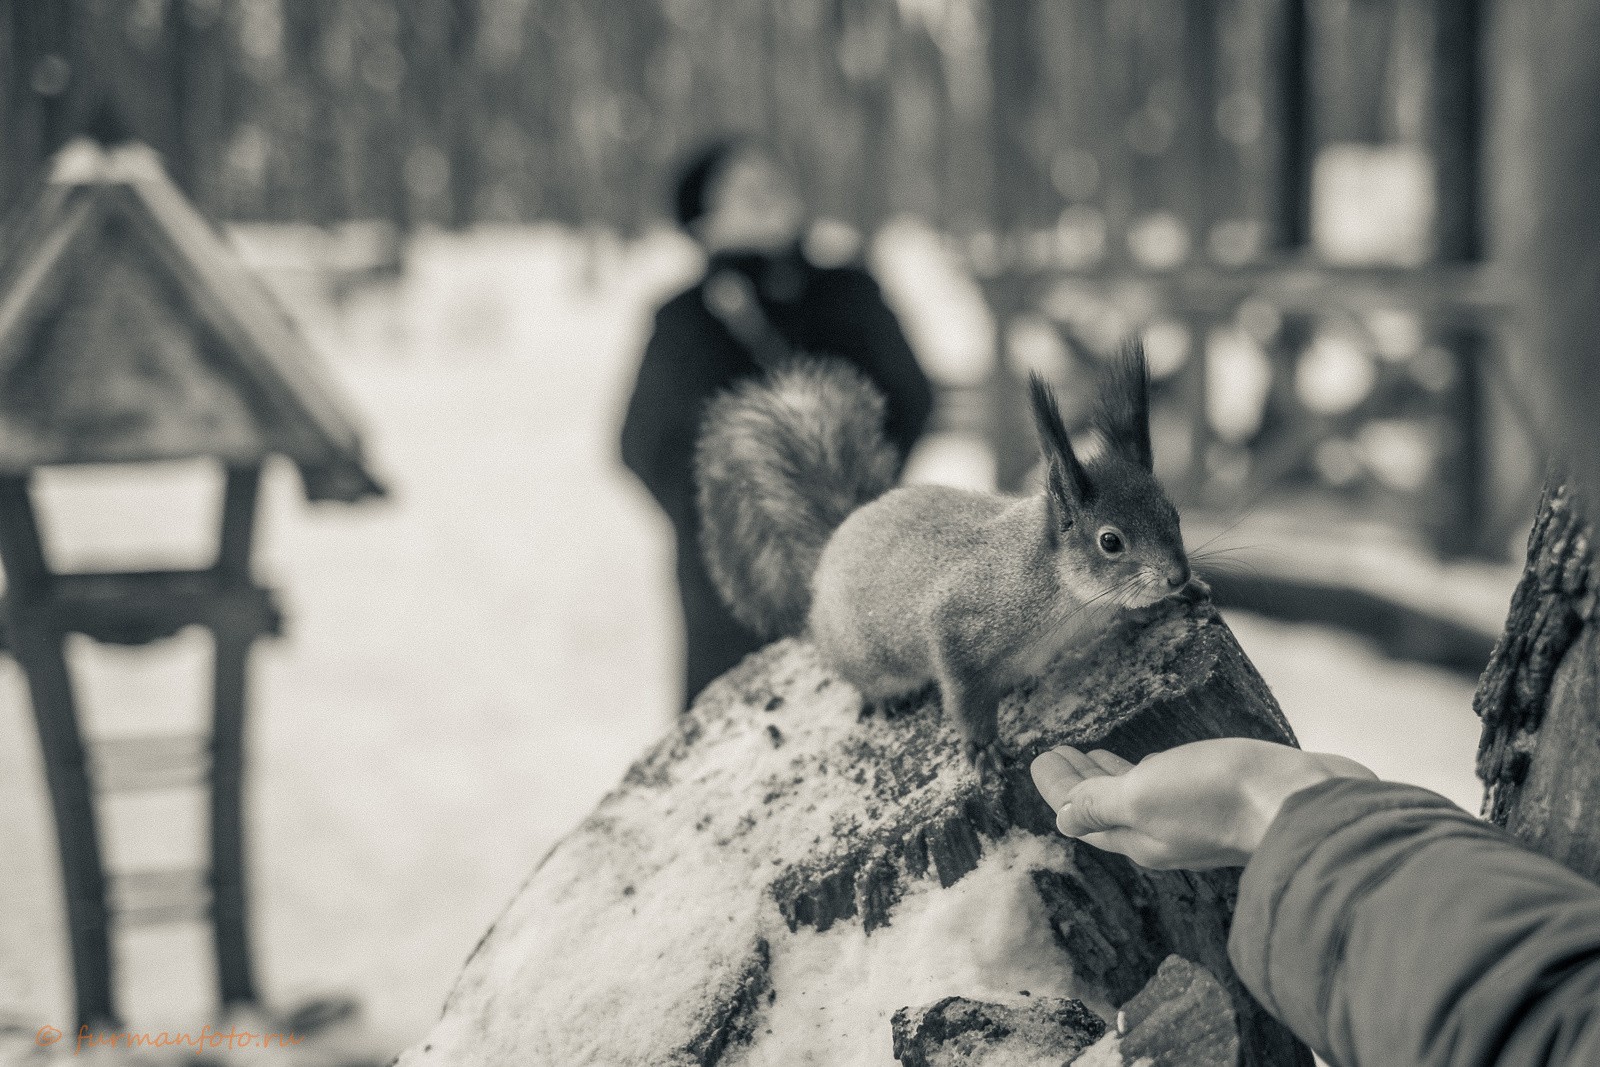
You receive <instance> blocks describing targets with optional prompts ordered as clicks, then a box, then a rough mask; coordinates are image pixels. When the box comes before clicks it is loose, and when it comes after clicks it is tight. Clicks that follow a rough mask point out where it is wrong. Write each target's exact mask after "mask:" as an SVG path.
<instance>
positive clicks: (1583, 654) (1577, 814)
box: [1473, 485, 1600, 880]
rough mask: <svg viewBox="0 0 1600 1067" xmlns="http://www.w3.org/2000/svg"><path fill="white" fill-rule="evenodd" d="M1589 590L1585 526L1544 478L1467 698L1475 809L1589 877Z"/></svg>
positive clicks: (1596, 700) (1597, 734)
mask: <svg viewBox="0 0 1600 1067" xmlns="http://www.w3.org/2000/svg"><path fill="white" fill-rule="evenodd" d="M1596 590H1597V584H1596V582H1595V580H1594V555H1593V550H1592V547H1591V539H1590V536H1589V529H1588V526H1587V524H1586V523H1585V522H1584V520H1583V518H1582V516H1581V515H1580V514H1579V513H1578V511H1577V510H1576V509H1575V507H1574V501H1573V500H1572V499H1571V497H1570V496H1569V495H1568V493H1567V490H1566V488H1565V487H1564V486H1559V485H1555V486H1551V487H1549V488H1547V489H1546V491H1545V496H1544V500H1543V501H1542V502H1541V503H1540V506H1539V515H1538V518H1537V519H1536V520H1535V521H1534V525H1533V532H1532V533H1531V534H1529V536H1528V561H1527V565H1526V567H1525V569H1524V570H1523V572H1522V580H1521V581H1520V582H1519V583H1518V584H1517V589H1516V592H1515V593H1513V594H1512V597H1511V610H1510V612H1509V614H1508V616H1507V619H1506V628H1505V631H1504V632H1503V633H1502V634H1501V635H1500V640H1499V642H1498V643H1496V645H1495V649H1494V654H1493V655H1492V656H1491V657H1490V660H1489V666H1488V668H1487V669H1485V671H1484V673H1483V680H1482V681H1481V682H1480V683H1479V686H1478V692H1477V694H1476V696H1475V697H1474V698H1473V707H1474V709H1475V710H1476V711H1477V712H1478V715H1479V716H1480V717H1481V718H1482V719H1483V737H1482V740H1481V742H1480V743H1479V748H1478V777H1479V778H1481V779H1483V783H1484V786H1485V788H1486V792H1485V794H1484V814H1485V815H1487V816H1488V817H1489V818H1490V819H1492V820H1493V821H1494V822H1496V823H1498V824H1499V825H1501V826H1503V827H1505V828H1506V829H1507V830H1509V831H1511V832H1512V833H1513V834H1515V835H1517V837H1519V838H1521V839H1522V840H1523V841H1524V842H1526V843H1527V844H1528V845H1529V846H1531V847H1532V848H1534V849H1536V850H1538V851H1540V852H1542V853H1544V854H1545V855H1547V856H1550V857H1551V858H1552V859H1556V860H1559V861H1560V862H1562V863H1564V864H1566V865H1567V866H1568V867H1571V868H1572V869H1573V870H1575V871H1577V872H1578V873H1579V874H1582V875H1584V876H1586V877H1588V878H1591V879H1595V880H1600V826H1597V825H1596V818H1595V816H1596V814H1597V813H1600V776H1597V775H1596V774H1595V759H1594V753H1595V751H1596V749H1597V748H1600V714H1597V713H1596V708H1600V627H1597V626H1596V625H1595V620H1596Z"/></svg>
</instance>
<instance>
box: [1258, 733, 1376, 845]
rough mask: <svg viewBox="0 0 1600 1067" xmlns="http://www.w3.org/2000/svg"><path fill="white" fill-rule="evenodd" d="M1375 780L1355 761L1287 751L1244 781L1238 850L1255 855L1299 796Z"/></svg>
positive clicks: (1294, 750)
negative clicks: (1342, 781)
mask: <svg viewBox="0 0 1600 1067" xmlns="http://www.w3.org/2000/svg"><path fill="white" fill-rule="evenodd" d="M1290 753H1292V755H1290ZM1375 777H1376V775H1374V774H1373V773H1372V772H1371V771H1369V770H1367V769H1366V768H1365V767H1362V766H1361V765H1360V764H1358V763H1356V762H1355V761H1353V760H1347V759H1343V758H1341V757H1337V756H1334V757H1328V756H1324V755H1322V754H1320V753H1314V752H1302V751H1300V750H1299V749H1287V750H1286V751H1285V753H1284V754H1283V758H1282V759H1281V760H1280V761H1277V762H1276V764H1275V765H1274V766H1273V767H1271V768H1270V769H1267V770H1266V771H1264V773H1260V774H1254V775H1246V776H1245V777H1244V778H1243V780H1242V782H1241V786H1242V790H1243V805H1242V808H1243V810H1242V812H1241V816H1240V819H1239V823H1238V834H1237V840H1236V841H1235V847H1237V848H1238V849H1239V850H1240V851H1241V852H1243V853H1244V854H1245V855H1246V856H1252V855H1254V854H1255V852H1256V850H1257V849H1258V848H1260V847H1261V842H1262V840H1263V839H1264V838H1265V837H1266V835H1267V830H1268V828H1270V827H1271V826H1272V824H1273V822H1274V821H1275V820H1276V819H1277V818H1278V815H1279V813H1280V812H1282V810H1283V807H1284V805H1285V804H1286V803H1288V801H1289V799H1290V798H1291V797H1293V796H1295V795H1296V794H1298V793H1301V792H1304V791H1305V790H1307V789H1310V788H1312V787H1314V786H1317V785H1321V784H1322V783H1323V782H1327V781H1331V780H1333V779H1336V778H1375Z"/></svg>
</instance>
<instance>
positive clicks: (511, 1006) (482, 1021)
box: [401, 604, 1310, 1067]
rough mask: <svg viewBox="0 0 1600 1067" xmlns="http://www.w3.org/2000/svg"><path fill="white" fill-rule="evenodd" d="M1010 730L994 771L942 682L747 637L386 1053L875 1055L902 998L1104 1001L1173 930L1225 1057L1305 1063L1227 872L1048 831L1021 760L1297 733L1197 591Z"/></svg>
mask: <svg viewBox="0 0 1600 1067" xmlns="http://www.w3.org/2000/svg"><path fill="white" fill-rule="evenodd" d="M1000 727H1001V735H1002V737H1003V739H1004V740H1005V741H1006V743H1007V744H1008V745H1010V746H1011V747H1012V748H1013V749H1015V750H1016V751H1018V752H1019V755H1020V759H1019V760H1018V762H1017V764H1016V765H1015V766H1014V767H1013V768H1012V769H1011V770H1010V771H1009V772H1008V773H1007V774H1006V775H1005V776H1004V780H1003V781H999V782H995V783H992V784H991V785H990V786H988V787H987V788H986V787H984V786H982V785H981V784H980V783H979V781H978V780H977V778H976V776H975V775H974V774H973V773H972V771H971V770H970V768H968V767H967V765H966V763H965V761H964V760H963V759H962V757H961V755H960V744H959V741H958V738H957V736H956V734H955V732H954V731H953V730H952V729H951V727H950V726H949V725H948V724H947V722H946V721H945V719H944V717H943V716H942V715H941V714H940V709H939V707H938V700H937V697H936V696H935V695H933V694H931V693H930V694H929V695H928V696H927V697H926V698H924V699H922V700H920V701H912V702H909V703H908V705H907V706H903V707H900V708H895V709H886V708H867V707H863V706H862V704H861V701H860V698H859V697H858V695H857V694H856V693H855V691H854V690H853V689H851V687H850V686H848V685H847V684H845V683H843V682H841V681H838V680H837V679H836V678H835V677H834V676H833V675H832V674H831V673H830V672H829V671H828V670H827V669H826V668H825V667H824V666H823V665H822V664H820V663H819V662H818V661H817V660H816V657H815V655H814V652H813V650H812V649H811V647H810V646H809V645H807V644H805V643H803V642H798V641H784V642H779V643H778V644H775V645H772V646H770V647H769V648H767V649H766V650H764V651H763V652H761V653H759V654H757V655H755V656H752V657H751V658H750V659H748V660H746V661H745V663H744V664H743V665H741V666H740V667H739V668H737V669H736V670H734V671H732V672H730V673H729V674H728V675H725V676H724V677H723V678H722V679H720V680H719V681H718V682H716V683H715V684H713V685H712V686H711V687H710V688H709V689H708V690H707V691H706V692H705V694H704V695H703V696H702V697H701V699H700V700H699V701H697V703H696V705H695V707H694V708H693V709H692V710H691V711H690V712H689V713H688V714H687V715H685V716H683V717H682V719H681V720H680V722H679V723H678V725H677V727H676V729H675V730H674V732H673V733H672V734H671V735H670V736H669V737H667V738H665V739H664V740H663V741H661V742H660V743H659V744H658V745H657V746H656V747H655V748H654V749H653V750H652V751H650V752H649V753H647V754H646V755H645V756H644V758H642V759H641V760H640V761H639V762H638V763H637V764H636V765H635V766H634V767H633V768H632V769H631V770H630V771H629V773H628V774H627V776H626V778H625V780H624V781H623V783H622V784H621V786H620V787H619V788H618V789H617V790H616V791H614V792H613V793H612V794H611V795H610V796H608V797H607V798H606V799H605V800H604V801H602V803H601V804H600V806H599V807H598V808H597V809H596V810H595V812H594V813H593V814H592V815H591V816H590V817H589V819H588V820H586V821H585V822H584V823H583V824H582V825H581V826H580V827H579V828H578V829H577V830H575V831H574V832H573V833H572V834H571V835H569V836H568V837H567V838H566V839H565V840H563V841H562V842H561V843H560V844H558V845H557V846H556V847H555V849H553V850H552V852H551V853H550V855H549V856H547V857H546V858H545V859H544V861H543V862H542V863H541V864H540V865H539V867H538V868H537V869H536V870H535V871H534V873H533V875H532V877H531V878H530V879H529V881H528V883H527V884H526V885H525V886H524V887H523V889H522V890H521V891H520V892H519V893H518V895H517V897H516V898H515V899H514V900H513V901H512V903H511V904H510V906H509V907H508V908H507V910H506V912H505V914H504V915H502V917H501V918H500V919H499V921H498V922H497V923H496V924H495V926H494V927H493V928H492V929H491V930H490V931H489V933H488V934H487V935H486V936H485V938H484V941H483V943H482V944H481V945H480V946H479V948H478V950H477V951H476V952H475V953H474V955H473V957H472V958H471V959H470V960H469V961H468V963H467V965H466V968H465V971H464V972H463V974H462V976H461V978H460V980H459V981H458V983H457V985H456V987H455V989H454V990H453V992H452V993H451V995H450V998H449V1000H448V1002H447V1005H446V1008H445V1012H444V1016H443V1018H442V1019H441V1021H440V1023H439V1026H438V1027H437V1028H436V1029H435V1031H434V1032H433V1034H432V1035H430V1037H429V1038H428V1040H427V1041H426V1042H425V1043H424V1044H422V1045H421V1046H418V1047H417V1048H414V1049H412V1050H411V1051H409V1052H407V1053H406V1054H405V1055H404V1056H403V1057H402V1059H401V1062H402V1064H403V1065H404V1067H422V1065H425V1064H430V1065H431V1064H435V1063H450V1064H478V1063H484V1064H487V1063H499V1062H505V1061H507V1060H512V1059H514V1060H516V1061H517V1062H525V1063H540V1064H542V1063H552V1064H561V1065H563V1067H565V1065H577V1064H587V1063H604V1064H611V1065H615V1064H651V1065H659V1064H699V1065H711V1064H759V1063H785V1062H795V1061H797V1060H801V1059H805V1058H806V1057H810V1059H811V1060H812V1061H815V1062H827V1063H831V1064H838V1065H843V1064H854V1063H859V1064H882V1065H887V1064H890V1063H892V1062H893V1055H892V1048H893V1041H892V1024H891V1020H892V1018H893V1016H894V1015H895V1013H896V1012H897V1011H899V1010H900V1009H903V1008H906V1007H907V1006H909V1005H929V1004H935V1003H937V1002H940V1001H945V1000H947V999H948V998H952V997H955V998H965V1001H966V1002H971V1003H973V1004H978V1005H988V1006H989V1007H992V1008H993V1009H994V1010H996V1011H1012V1010H1017V1011H1020V1010H1023V1009H1029V1010H1031V1011H1034V1012H1035V1014H1036V1013H1037V1009H1030V1008H1029V1006H1030V1004H1037V1003H1039V1002H1043V1001H1044V1000H1046V999H1047V998H1055V999H1057V1000H1067V999H1074V1000H1078V1001H1081V1002H1083V1003H1084V1004H1086V1005H1088V1006H1089V1007H1090V1008H1091V1009H1093V1010H1095V1011H1097V1012H1100V1013H1102V1014H1103V1015H1105V1016H1106V1017H1108V1018H1110V1017H1114V1006H1115V1005H1117V1004H1122V1003H1124V1002H1126V1001H1128V999H1129V998H1130V997H1133V996H1135V994H1137V993H1139V991H1140V990H1141V989H1142V988H1143V987H1144V986H1145V985H1146V983H1147V982H1149V981H1150V980H1151V978H1152V977H1153V976H1155V975H1156V973H1157V970H1158V968H1159V967H1160V966H1161V963H1162V961H1163V960H1165V959H1166V958H1167V957H1168V956H1169V955H1174V954H1176V955H1178V956H1181V957H1184V958H1186V959H1188V960H1191V961H1193V962H1194V963H1195V964H1197V965H1199V966H1200V967H1203V968H1205V969H1206V970H1208V971H1210V972H1211V973H1212V974H1214V975H1216V982H1217V988H1218V989H1219V990H1220V991H1221V993H1220V996H1221V998H1222V1002H1225V1003H1226V1005H1227V1008H1226V1010H1225V1011H1223V1012H1222V1014H1221V1015H1220V1016H1218V1017H1217V1020H1214V1021H1216V1026H1217V1028H1219V1029H1220V1030H1221V1031H1223V1032H1227V1033H1233V1034H1235V1035H1236V1039H1237V1042H1238V1045H1239V1050H1240V1054H1239V1058H1240V1062H1242V1063H1244V1064H1248V1065H1252V1067H1266V1065H1272V1067H1278V1065H1288V1064H1307V1065H1309V1063H1310V1057H1309V1055H1308V1054H1307V1053H1306V1052H1305V1050H1304V1049H1303V1048H1302V1047H1301V1046H1299V1044H1298V1043H1297V1042H1296V1041H1295V1040H1294V1039H1293V1038H1292V1037H1291V1036H1290V1035H1289V1034H1288V1032H1287V1031H1285V1030H1284V1029H1283V1028H1282V1027H1280V1026H1278V1024H1277V1023H1275V1022H1274V1021H1272V1020H1271V1019H1270V1018H1269V1017H1268V1016H1267V1015H1266V1014H1265V1013H1264V1012H1262V1011H1261V1009H1260V1008H1259V1007H1257V1006H1256V1005H1255V1003H1254V1002H1253V1001H1251V1000H1250V999H1249V997H1248V996H1247V995H1246V994H1245V993H1244V991H1243V989H1242V987H1241V986H1240V985H1239V983H1238V980H1237V978H1236V977H1235V976H1234V974H1233V972H1232V969H1231V967H1230V966H1229V964H1228V960H1227V953H1226V938H1227V929H1228V923H1229V920H1230V917H1231V914H1232V907H1233V903H1234V900H1235V894H1236V891H1237V878H1236V874H1235V873H1234V872H1209V873H1201V874H1194V873H1183V872H1151V871H1144V870H1142V869H1140V868H1138V867H1136V866H1134V865H1133V864H1131V863H1129V862H1127V861H1126V860H1123V859H1121V858H1120V857H1116V856H1111V855H1108V854H1105V853H1101V852H1098V851H1096V850H1094V849H1093V848H1090V847H1088V846H1084V845H1080V844H1078V843H1077V842H1073V841H1069V840H1067V839H1065V838H1062V837H1061V836H1060V835H1059V834H1057V833H1055V830H1054V825H1053V818H1052V813H1051V812H1050V809H1049V807H1048V806H1047V805H1046V804H1045V803H1044V801H1043V800H1042V799H1041V798H1040V797H1039V796H1038V793H1037V792H1036V791H1035V790H1034V788H1033V785H1032V782H1031V780H1030V779H1029V776H1028V769H1027V768H1028V763H1029V761H1030V760H1031V758H1032V757H1033V756H1034V755H1035V754H1037V753H1038V752H1040V751H1043V750H1044V749H1045V748H1047V747H1050V746H1053V745H1057V744H1063V743H1071V744H1075V745H1080V746H1084V747H1103V748H1107V749H1109V750H1111V751H1114V752H1117V753H1118V754H1120V755H1122V756H1124V757H1127V758H1129V759H1134V760H1137V759H1139V758H1140V757H1142V756H1144V755H1146V754H1148V753H1150V752H1153V751H1156V750H1159V749H1165V748H1169V747H1172V746H1174V745H1178V744H1182V743H1184V742H1186V741H1191V740H1197V739H1200V738H1206V737H1215V736H1224V735H1239V736H1249V737H1257V738H1263V739H1268V740H1275V741H1280V742H1285V743H1292V741H1293V738H1292V735H1291V734H1290V732H1289V728H1288V725H1287V723H1286V722H1285V721H1284V720H1283V717H1282V715H1281V713H1280V711H1279V710H1278V707H1277V704H1276V703H1275V702H1274V700H1273V698H1272V695H1271V693H1270V692H1268V690H1267V688H1266V686H1265V684H1264V683H1263V682H1262V681H1261V678H1260V677H1259V675H1257V673H1256V672H1255V670H1254V668H1253V667H1252V666H1251V665H1250V663H1249V661H1248V660H1247V659H1246V658H1245V656H1244V654H1243V653H1242V652H1241V650H1240V649H1239V647H1238V644H1237V643H1236V642H1235V641H1234V638H1233V635H1232V633H1231V632H1230V631H1229V630H1228V628H1227V627H1226V626H1225V625H1224V624H1223V623H1222V621H1221V619H1220V618H1219V617H1218V616H1217V615H1216V613H1215V611H1214V610H1213V609H1212V608H1211V606H1210V605H1209V604H1201V605H1171V606H1166V607H1163V608H1160V609H1157V610H1154V611H1152V612H1149V613H1146V614H1144V615H1142V616H1139V617H1136V618H1130V619H1128V620H1126V621H1125V622H1124V623H1122V624H1119V625H1118V626H1116V627H1113V628H1112V629H1111V631H1110V632H1108V633H1107V634H1106V635H1105V636H1104V638H1103V639H1102V640H1101V641H1100V642H1099V643H1098V644H1097V645H1096V646H1095V647H1094V648H1091V649H1086V650H1083V651H1081V652H1078V653H1075V654H1071V655H1069V656H1067V657H1065V658H1063V659H1062V660H1059V661H1058V662H1057V663H1056V664H1055V665H1053V666H1052V668H1051V669H1050V670H1049V671H1048V672H1047V673H1046V675H1045V676H1044V677H1043V678H1041V679H1038V680H1037V681H1036V682H1034V683H1032V684H1031V685H1029V686H1027V687H1024V689H1023V690H1020V691H1018V692H1016V693H1014V694H1012V695H1011V696H1010V697H1009V698H1008V699H1007V700H1006V702H1005V703H1004V704H1003V705H1002V708H1001V714H1000ZM951 1003H954V1002H953V1001H952V1002H951ZM989 1007H985V1008H981V1009H974V1010H983V1011H987V1010H989ZM948 1014H949V1013H948V1011H947V1012H946V1015H948ZM1212 1014H1216V1013H1215V1012H1213V1013H1212ZM1224 1016H1225V1018H1224ZM1218 1020H1220V1021H1218ZM972 1040H977V1039H976V1038H973V1039H972Z"/></svg>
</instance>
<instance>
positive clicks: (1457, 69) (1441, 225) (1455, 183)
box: [1428, 0, 1489, 558]
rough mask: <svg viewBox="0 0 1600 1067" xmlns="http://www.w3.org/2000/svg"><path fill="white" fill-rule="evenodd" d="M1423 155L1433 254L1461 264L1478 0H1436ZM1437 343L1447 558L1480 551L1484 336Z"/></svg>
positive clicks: (1439, 334) (1474, 110)
mask: <svg viewBox="0 0 1600 1067" xmlns="http://www.w3.org/2000/svg"><path fill="white" fill-rule="evenodd" d="M1431 14H1432V16H1433V39H1432V45H1433V78H1432V80H1431V82H1430V84H1431V89H1432V92H1431V108H1430V111H1431V114H1430V115H1429V122H1428V133H1429V144H1428V150H1429V154H1430V155H1431V156H1432V157H1433V162H1434V168H1435V171H1434V172H1435V175H1436V178H1435V184H1434V190H1435V208H1434V212H1435V214H1434V256H1435V258H1436V259H1437V260H1439V261H1441V262H1445V263H1466V262H1473V261H1476V260H1477V259H1479V258H1480V257H1481V255H1482V253H1483V224H1482V218H1481V211H1480V204H1481V202H1482V198H1483V197H1482V187H1483V177H1482V166H1481V156H1482V126H1483V114H1482V112H1483V108H1482V106H1481V99H1480V98H1481V95H1482V94H1481V91H1480V86H1479V81H1480V80H1481V79H1482V77H1483V69H1482V68H1483V64H1482V62H1481V53H1482V25H1481V19H1480V17H1479V15H1480V11H1479V2H1478V0H1435V2H1434V3H1433V4H1432V11H1431ZM1434 337H1435V340H1436V341H1437V343H1438V344H1439V345H1440V346H1441V347H1443V348H1445V349H1446V350H1447V351H1449V352H1450V353H1451V354H1452V355H1453V356H1454V357H1455V365H1456V377H1457V381H1456V385H1455V388H1454V389H1453V390H1452V394H1453V395H1452V396H1451V398H1450V401H1451V402H1450V408H1451V410H1450V428H1451V431H1452V434H1453V436H1454V438H1455V439H1454V440H1453V441H1451V442H1449V444H1448V448H1447V451H1446V456H1445V458H1444V460H1443V461H1442V462H1441V464H1440V467H1439V474H1440V481H1441V483H1442V484H1441V489H1442V493H1441V494H1440V495H1441V497H1442V500H1441V505H1442V507H1441V509H1440V511H1441V514H1440V515H1439V518H1438V521H1436V522H1435V523H1434V524H1433V529H1432V530H1431V531H1430V532H1431V533H1432V534H1433V543H1434V547H1435V549H1436V550H1437V551H1438V552H1439V553H1440V554H1441V555H1443V556H1445V557H1447V558H1448V557H1454V556H1463V555H1468V554H1471V553H1473V552H1476V551H1478V550H1480V549H1481V548H1482V547H1484V546H1483V545H1482V541H1483V534H1484V529H1485V526H1486V520H1487V517H1488V516H1487V510H1488V508H1487V504H1488V501H1487V486H1486V481H1487V477H1488V475H1487V469H1488V456H1487V454H1486V452H1487V442H1486V441H1485V439H1484V438H1485V434H1487V432H1488V429H1487V426H1486V425H1485V420H1484V416H1483V404H1484V400H1483V388H1484V386H1483V373H1482V367H1481V364H1482V361H1483V360H1484V358H1485V357H1486V355H1487V352H1488V349H1489V338H1488V337H1487V336H1486V334H1485V332H1484V330H1483V328H1482V327H1481V326H1477V325H1466V326H1463V325H1452V326H1446V327H1440V328H1436V330H1435V332H1434Z"/></svg>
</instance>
